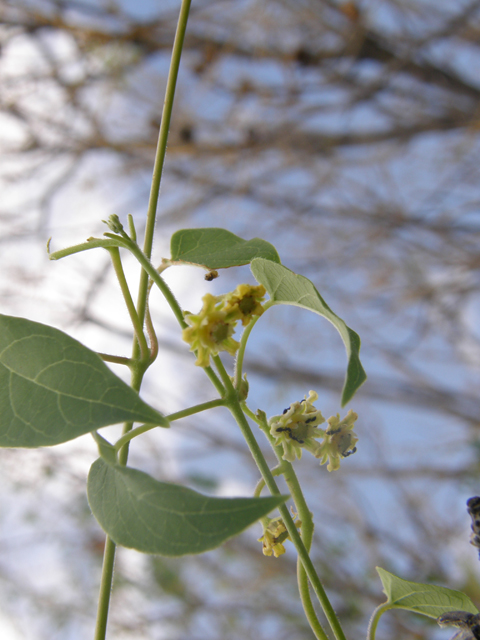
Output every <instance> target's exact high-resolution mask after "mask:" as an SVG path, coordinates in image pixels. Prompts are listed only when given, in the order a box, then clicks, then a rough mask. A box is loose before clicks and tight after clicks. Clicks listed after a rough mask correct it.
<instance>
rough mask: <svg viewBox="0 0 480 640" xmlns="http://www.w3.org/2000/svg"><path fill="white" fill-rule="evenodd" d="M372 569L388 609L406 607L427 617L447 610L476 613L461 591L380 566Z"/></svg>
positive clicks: (432, 616) (468, 599)
mask: <svg viewBox="0 0 480 640" xmlns="http://www.w3.org/2000/svg"><path fill="white" fill-rule="evenodd" d="M376 569H377V572H378V575H379V576H380V580H381V581H382V584H383V590H384V592H385V594H386V596H387V598H388V604H389V605H390V607H389V608H391V609H406V610H407V611H413V612H414V613H419V614H421V615H423V616H428V617H429V618H438V616H441V615H442V614H444V613H447V612H449V611H468V612H469V613H474V614H477V613H478V610H477V608H476V607H475V605H474V604H473V602H472V601H471V600H470V598H469V597H468V596H466V595H465V594H464V593H461V591H454V590H453V589H446V588H445V587H437V586H435V585H432V584H420V583H419V582H409V581H408V580H402V578H398V577H397V576H395V575H393V573H390V572H388V571H385V569H381V568H380V567H376Z"/></svg>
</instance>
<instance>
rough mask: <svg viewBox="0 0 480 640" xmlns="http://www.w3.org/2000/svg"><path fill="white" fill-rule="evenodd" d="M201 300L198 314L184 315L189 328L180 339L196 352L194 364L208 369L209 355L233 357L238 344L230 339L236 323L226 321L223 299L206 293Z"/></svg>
mask: <svg viewBox="0 0 480 640" xmlns="http://www.w3.org/2000/svg"><path fill="white" fill-rule="evenodd" d="M202 300H203V307H202V310H201V311H200V313H198V314H193V313H185V322H186V323H187V324H189V325H190V326H189V327H187V328H186V329H184V330H183V331H182V338H183V340H185V342H188V344H189V345H190V351H196V352H197V360H196V362H195V364H196V365H197V366H199V367H208V366H209V365H210V356H211V355H212V356H216V355H218V353H219V352H220V351H227V353H229V354H230V355H231V356H234V355H235V353H236V352H237V350H238V347H239V346H240V344H239V343H238V342H237V341H236V340H234V339H233V338H232V337H231V336H232V334H233V332H234V331H235V326H236V324H237V323H236V321H235V320H228V319H227V315H226V313H225V311H224V310H223V297H222V296H212V294H211V293H207V294H205V295H204V296H203V298H202Z"/></svg>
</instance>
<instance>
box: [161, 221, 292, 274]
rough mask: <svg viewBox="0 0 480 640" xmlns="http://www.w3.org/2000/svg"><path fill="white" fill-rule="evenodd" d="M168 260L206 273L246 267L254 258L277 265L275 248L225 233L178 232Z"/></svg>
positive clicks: (206, 230) (202, 231)
mask: <svg viewBox="0 0 480 640" xmlns="http://www.w3.org/2000/svg"><path fill="white" fill-rule="evenodd" d="M170 250H171V253H172V257H171V260H172V261H175V262H182V263H185V264H196V265H201V266H203V267H206V268H207V269H225V268H227V267H239V266H241V265H243V264H249V263H250V262H251V261H252V260H253V259H254V258H265V259H266V260H272V261H273V262H278V263H279V262H280V258H279V257H278V253H277V250H276V249H275V247H274V246H273V245H272V244H270V243H269V242H266V241H265V240H261V239H260V238H253V240H242V238H239V237H238V236H236V235H235V234H233V233H231V232H230V231H226V230H225V229H216V228H210V229H208V228H207V229H182V230H181V231H177V232H176V233H174V234H173V236H172V239H171V242H170Z"/></svg>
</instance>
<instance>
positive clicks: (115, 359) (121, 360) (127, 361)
mask: <svg viewBox="0 0 480 640" xmlns="http://www.w3.org/2000/svg"><path fill="white" fill-rule="evenodd" d="M98 355H99V356H100V358H101V359H102V360H104V361H105V362H112V363H113V364H124V365H125V366H126V367H131V366H132V365H133V360H132V359H131V358H125V357H124V356H112V355H110V354H109V353H98Z"/></svg>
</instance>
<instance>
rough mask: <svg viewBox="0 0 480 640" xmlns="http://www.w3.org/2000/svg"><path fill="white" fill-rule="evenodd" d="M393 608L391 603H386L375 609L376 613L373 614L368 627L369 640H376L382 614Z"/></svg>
mask: <svg viewBox="0 0 480 640" xmlns="http://www.w3.org/2000/svg"><path fill="white" fill-rule="evenodd" d="M391 608H392V606H391V604H390V603H389V602H384V603H383V604H381V605H379V606H378V607H377V608H376V609H375V611H374V612H373V613H372V617H371V618H370V622H369V625H368V631H367V640H375V633H376V631H377V625H378V621H379V620H380V617H381V616H382V614H383V613H385V611H388V610H389V609H391Z"/></svg>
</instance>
